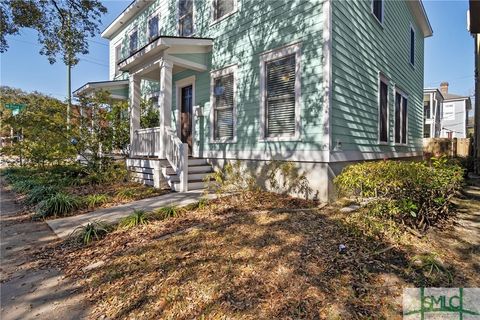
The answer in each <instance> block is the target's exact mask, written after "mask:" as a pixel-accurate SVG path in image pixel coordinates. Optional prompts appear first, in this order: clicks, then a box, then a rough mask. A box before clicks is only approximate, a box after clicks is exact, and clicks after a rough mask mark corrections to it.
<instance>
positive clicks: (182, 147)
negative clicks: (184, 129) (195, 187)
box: [165, 127, 188, 192]
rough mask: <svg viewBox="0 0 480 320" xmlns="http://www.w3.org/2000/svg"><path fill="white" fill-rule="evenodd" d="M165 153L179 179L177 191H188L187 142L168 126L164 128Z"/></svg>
mask: <svg viewBox="0 0 480 320" xmlns="http://www.w3.org/2000/svg"><path fill="white" fill-rule="evenodd" d="M165 155H166V158H167V160H168V162H169V163H170V165H171V166H172V168H173V170H174V171H175V173H176V175H177V176H178V177H179V179H180V188H179V191H181V192H185V191H188V144H186V143H183V142H182V141H181V140H180V139H179V138H178V136H177V133H176V132H175V130H173V129H172V128H170V127H166V128H165Z"/></svg>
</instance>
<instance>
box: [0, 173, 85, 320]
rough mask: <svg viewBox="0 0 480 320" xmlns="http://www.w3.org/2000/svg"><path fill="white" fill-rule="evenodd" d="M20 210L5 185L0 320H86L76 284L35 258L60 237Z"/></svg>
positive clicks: (0, 211) (0, 205)
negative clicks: (37, 253)
mask: <svg viewBox="0 0 480 320" xmlns="http://www.w3.org/2000/svg"><path fill="white" fill-rule="evenodd" d="M2 182H3V181H2ZM21 210H22V206H21V205H19V204H17V203H15V194H13V193H11V192H7V191H6V190H5V189H4V188H3V183H2V188H1V195H0V225H1V228H0V229H1V233H0V238H1V241H0V261H1V266H0V286H1V288H0V307H1V309H0V319H2V320H13V319H48V320H55V319H59V320H60V319H62V320H63V319H84V318H85V317H86V315H87V314H88V312H89V310H90V309H89V305H88V304H87V303H86V301H85V298H84V295H83V294H82V292H81V290H80V288H79V287H78V286H77V284H76V283H74V282H73V281H71V280H68V279H65V278H64V275H63V274H62V273H61V272H60V271H59V270H57V269H51V268H46V267H42V266H39V265H38V263H37V262H38V261H37V260H36V258H35V255H33V254H32V252H33V251H36V250H38V249H40V248H42V247H43V246H46V245H48V244H49V243H51V242H53V241H56V240H57V237H56V236H55V234H54V233H53V232H52V231H51V230H50V229H49V228H48V226H47V224H46V223H45V222H43V221H38V222H33V221H31V220H30V219H29V217H26V216H25V215H22V214H21V213H20V211H21Z"/></svg>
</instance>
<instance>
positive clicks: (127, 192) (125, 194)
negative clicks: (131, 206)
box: [115, 188, 138, 201]
mask: <svg viewBox="0 0 480 320" xmlns="http://www.w3.org/2000/svg"><path fill="white" fill-rule="evenodd" d="M137 195H138V194H137V190H136V189H135V188H125V189H120V190H118V191H117V193H115V197H116V198H117V199H118V200H120V201H124V200H132V199H135V198H136V197H137Z"/></svg>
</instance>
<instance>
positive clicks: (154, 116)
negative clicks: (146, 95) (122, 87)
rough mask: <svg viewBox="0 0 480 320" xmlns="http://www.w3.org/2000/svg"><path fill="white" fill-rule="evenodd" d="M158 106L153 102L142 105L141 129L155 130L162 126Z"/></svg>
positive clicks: (146, 101) (149, 101)
mask: <svg viewBox="0 0 480 320" xmlns="http://www.w3.org/2000/svg"><path fill="white" fill-rule="evenodd" d="M159 117H160V113H159V111H158V106H157V105H156V104H155V103H153V102H152V101H151V100H142V102H141V103H140V128H154V127H158V126H159V125H160V118H159Z"/></svg>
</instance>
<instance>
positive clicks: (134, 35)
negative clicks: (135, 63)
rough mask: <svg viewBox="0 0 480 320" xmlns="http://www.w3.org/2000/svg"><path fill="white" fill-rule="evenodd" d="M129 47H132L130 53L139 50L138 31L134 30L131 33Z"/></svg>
mask: <svg viewBox="0 0 480 320" xmlns="http://www.w3.org/2000/svg"><path fill="white" fill-rule="evenodd" d="M129 47H130V53H133V52H134V51H136V50H137V48H138V31H137V30H133V31H132V32H131V33H130V36H129Z"/></svg>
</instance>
